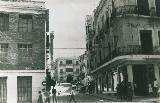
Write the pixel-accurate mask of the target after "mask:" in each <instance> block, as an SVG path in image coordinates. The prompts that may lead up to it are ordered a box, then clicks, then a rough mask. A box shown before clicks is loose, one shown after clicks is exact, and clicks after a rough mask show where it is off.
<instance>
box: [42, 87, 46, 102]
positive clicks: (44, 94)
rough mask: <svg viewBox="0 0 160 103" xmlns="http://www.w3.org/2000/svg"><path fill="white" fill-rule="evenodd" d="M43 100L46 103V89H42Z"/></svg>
mask: <svg viewBox="0 0 160 103" xmlns="http://www.w3.org/2000/svg"><path fill="white" fill-rule="evenodd" d="M42 99H43V103H46V92H45V89H42Z"/></svg>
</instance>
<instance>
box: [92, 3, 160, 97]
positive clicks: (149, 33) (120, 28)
mask: <svg viewBox="0 0 160 103" xmlns="http://www.w3.org/2000/svg"><path fill="white" fill-rule="evenodd" d="M159 5H160V1H159V0H127V1H124V0H101V1H100V3H99V5H98V7H97V8H96V10H95V11H94V16H93V18H94V31H95V32H94V36H93V38H92V39H91V40H90V41H91V44H92V50H93V51H92V52H90V53H91V54H90V55H92V56H91V58H90V59H89V61H90V67H91V68H90V69H91V71H90V72H91V74H92V76H93V77H94V80H95V92H99V93H103V92H113V93H114V92H116V87H117V84H118V83H120V82H122V81H127V82H130V83H131V85H132V87H133V94H134V96H145V95H148V94H149V93H148V91H149V87H148V85H149V84H151V83H153V81H154V78H156V79H157V81H158V84H159V86H160V76H159V74H160V64H159V63H160V55H159V54H160V17H159V16H160V11H159V9H160V6H159Z"/></svg>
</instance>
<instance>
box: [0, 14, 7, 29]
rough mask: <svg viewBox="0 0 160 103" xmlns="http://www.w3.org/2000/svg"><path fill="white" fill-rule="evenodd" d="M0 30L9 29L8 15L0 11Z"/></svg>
mask: <svg viewBox="0 0 160 103" xmlns="http://www.w3.org/2000/svg"><path fill="white" fill-rule="evenodd" d="M0 30H1V31H7V30H9V15H8V14H3V13H0Z"/></svg>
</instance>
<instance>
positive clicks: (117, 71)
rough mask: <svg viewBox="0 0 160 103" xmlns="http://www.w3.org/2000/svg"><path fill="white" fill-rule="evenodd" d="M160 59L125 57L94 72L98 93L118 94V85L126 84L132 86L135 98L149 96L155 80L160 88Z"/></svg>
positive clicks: (153, 57)
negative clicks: (150, 87)
mask: <svg viewBox="0 0 160 103" xmlns="http://www.w3.org/2000/svg"><path fill="white" fill-rule="evenodd" d="M159 63H160V58H159V57H158V56H157V57H156V56H147V57H146V56H141V57H139V58H137V56H136V57H134V56H132V57H131V56H123V57H122V58H118V59H117V58H115V59H114V60H112V62H110V63H106V64H104V65H102V66H101V67H99V68H98V69H97V70H95V71H92V74H93V77H94V80H95V92H96V93H113V94H115V93H117V85H118V84H120V83H122V82H126V83H130V84H131V86H132V91H133V96H147V95H149V85H150V84H151V85H152V87H153V82H154V79H155V78H156V79H157V82H158V84H159V86H160V64H159Z"/></svg>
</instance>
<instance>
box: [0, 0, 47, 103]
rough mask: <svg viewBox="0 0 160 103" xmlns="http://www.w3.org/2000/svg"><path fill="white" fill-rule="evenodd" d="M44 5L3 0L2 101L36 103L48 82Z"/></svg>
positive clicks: (0, 38)
mask: <svg viewBox="0 0 160 103" xmlns="http://www.w3.org/2000/svg"><path fill="white" fill-rule="evenodd" d="M48 20H49V19H48V10H47V9H46V8H45V6H44V2H39V1H31V0H0V91H1V92H0V102H2V103H35V102H36V101H37V98H38V91H39V90H41V89H42V88H43V87H42V81H43V79H45V33H46V32H48V26H49V24H48V23H49V21H48Z"/></svg>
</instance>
